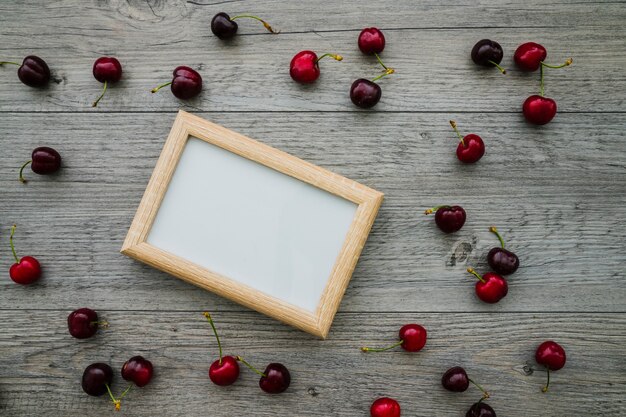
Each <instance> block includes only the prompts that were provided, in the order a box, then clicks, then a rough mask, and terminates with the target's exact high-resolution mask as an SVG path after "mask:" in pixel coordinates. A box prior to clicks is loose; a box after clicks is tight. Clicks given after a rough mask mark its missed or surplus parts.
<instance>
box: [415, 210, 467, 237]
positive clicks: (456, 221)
mask: <svg viewBox="0 0 626 417" xmlns="http://www.w3.org/2000/svg"><path fill="white" fill-rule="evenodd" d="M435 210H436V212H435V223H436V224H437V227H438V228H439V229H441V231H443V232H444V233H453V232H456V231H459V230H461V228H462V227H463V225H464V224H465V219H466V217H467V216H466V214H465V210H463V207H461V206H439V207H435V208H432V209H428V210H426V211H425V212H424V213H425V214H431V213H432V212H433V211H435Z"/></svg>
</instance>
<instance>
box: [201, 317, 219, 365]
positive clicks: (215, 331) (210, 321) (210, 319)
mask: <svg viewBox="0 0 626 417" xmlns="http://www.w3.org/2000/svg"><path fill="white" fill-rule="evenodd" d="M203 314H204V317H206V319H207V320H208V321H209V324H210V325H211V328H212V329H213V334H214V335H215V338H216V339H217V347H218V348H219V350H220V362H219V364H220V365H221V364H222V343H221V342H220V337H219V336H218V334H217V329H216V328H215V323H213V319H212V318H211V315H210V314H209V312H208V311H205V312H204V313H203Z"/></svg>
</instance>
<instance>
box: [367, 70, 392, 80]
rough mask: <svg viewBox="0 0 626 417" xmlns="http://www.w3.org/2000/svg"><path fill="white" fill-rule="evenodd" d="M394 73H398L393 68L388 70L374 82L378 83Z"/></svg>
mask: <svg viewBox="0 0 626 417" xmlns="http://www.w3.org/2000/svg"><path fill="white" fill-rule="evenodd" d="M394 72H396V71H395V70H394V69H393V68H387V70H386V71H385V72H384V73H382V74H381V75H379V76H378V77H376V78H374V79H372V82H376V81H378V80H380V79H381V78H383V77H386V76H387V75H391V74H393V73H394Z"/></svg>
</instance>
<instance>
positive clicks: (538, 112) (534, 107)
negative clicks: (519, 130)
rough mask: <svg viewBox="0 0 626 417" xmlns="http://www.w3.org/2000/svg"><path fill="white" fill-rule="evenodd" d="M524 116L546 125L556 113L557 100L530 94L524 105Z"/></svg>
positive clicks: (533, 122)
mask: <svg viewBox="0 0 626 417" xmlns="http://www.w3.org/2000/svg"><path fill="white" fill-rule="evenodd" d="M522 112H523V113H524V117H525V118H526V120H528V121H529V122H530V123H532V124H535V125H545V124H546V123H548V122H550V120H552V119H554V116H555V115H556V101H554V100H552V99H551V98H548V97H542V96H539V95H533V96H530V97H528V98H527V99H526V101H524V105H523V106H522Z"/></svg>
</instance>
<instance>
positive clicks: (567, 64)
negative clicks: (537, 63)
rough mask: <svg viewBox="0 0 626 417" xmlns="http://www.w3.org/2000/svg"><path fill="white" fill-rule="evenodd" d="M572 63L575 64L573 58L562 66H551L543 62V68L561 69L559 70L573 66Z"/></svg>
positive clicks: (568, 59)
mask: <svg viewBox="0 0 626 417" xmlns="http://www.w3.org/2000/svg"><path fill="white" fill-rule="evenodd" d="M572 62H574V60H573V59H572V58H567V59H566V60H565V62H564V63H562V64H561V65H550V64H546V63H545V62H543V61H541V66H542V67H546V68H552V69H559V68H563V67H568V66H570V65H572Z"/></svg>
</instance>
